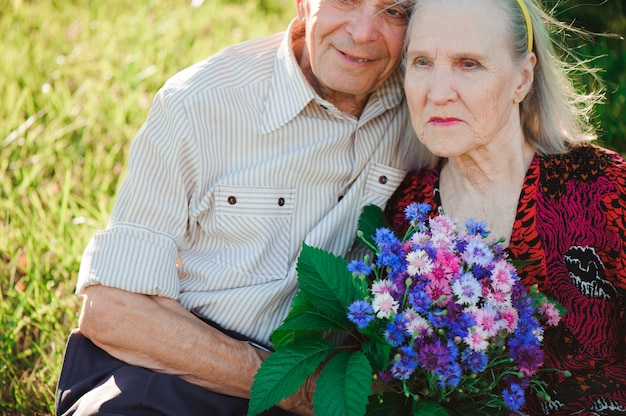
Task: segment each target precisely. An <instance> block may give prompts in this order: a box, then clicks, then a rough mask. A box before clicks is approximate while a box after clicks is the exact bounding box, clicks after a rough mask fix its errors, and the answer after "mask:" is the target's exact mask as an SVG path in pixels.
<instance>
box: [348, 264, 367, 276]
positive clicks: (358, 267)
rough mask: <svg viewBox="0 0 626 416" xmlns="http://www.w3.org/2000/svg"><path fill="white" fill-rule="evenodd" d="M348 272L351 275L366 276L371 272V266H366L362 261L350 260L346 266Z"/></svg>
mask: <svg viewBox="0 0 626 416" xmlns="http://www.w3.org/2000/svg"><path fill="white" fill-rule="evenodd" d="M348 271H349V272H352V273H353V274H362V275H365V276H368V275H369V274H370V273H371V272H372V266H368V265H367V264H365V263H364V262H362V261H358V260H352V261H351V262H350V264H348Z"/></svg>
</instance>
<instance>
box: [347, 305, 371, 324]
mask: <svg viewBox="0 0 626 416" xmlns="http://www.w3.org/2000/svg"><path fill="white" fill-rule="evenodd" d="M348 311H349V312H348V319H349V320H350V321H351V322H353V323H354V324H356V326H358V327H359V328H365V327H366V326H367V325H368V324H369V323H370V322H371V321H372V320H373V319H374V309H373V308H372V305H370V304H369V303H368V302H366V301H364V300H357V301H354V302H353V303H352V305H350V306H349V307H348Z"/></svg>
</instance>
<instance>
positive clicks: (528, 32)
mask: <svg viewBox="0 0 626 416" xmlns="http://www.w3.org/2000/svg"><path fill="white" fill-rule="evenodd" d="M517 4H518V5H519V8H520V9H521V10H522V14H523V15H524V21H525V22H526V36H527V39H528V40H527V50H528V52H532V51H533V24H532V22H531V21H530V13H528V7H526V2H525V1H524V0H517Z"/></svg>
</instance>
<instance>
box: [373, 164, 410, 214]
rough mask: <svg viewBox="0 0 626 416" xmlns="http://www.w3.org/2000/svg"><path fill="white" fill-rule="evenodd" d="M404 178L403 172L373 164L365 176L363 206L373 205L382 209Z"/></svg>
mask: <svg viewBox="0 0 626 416" xmlns="http://www.w3.org/2000/svg"><path fill="white" fill-rule="evenodd" d="M405 176H406V171H404V170H400V169H396V168H392V167H391V166H386V165H381V164H378V163H374V164H373V165H372V168H371V169H370V171H369V173H368V175H367V182H366V185H365V194H364V195H363V206H366V205H370V204H375V205H378V206H379V207H384V206H385V205H386V204H387V201H388V200H389V198H390V197H391V195H393V193H394V192H395V190H396V188H397V187H398V186H400V184H401V183H402V180H403V179H404V177H405Z"/></svg>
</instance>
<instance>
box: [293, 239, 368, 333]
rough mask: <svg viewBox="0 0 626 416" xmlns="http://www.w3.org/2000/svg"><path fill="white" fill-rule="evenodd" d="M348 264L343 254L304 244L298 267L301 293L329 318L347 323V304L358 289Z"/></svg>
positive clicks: (352, 300) (348, 304)
mask: <svg viewBox="0 0 626 416" xmlns="http://www.w3.org/2000/svg"><path fill="white" fill-rule="evenodd" d="M347 267H348V263H347V261H346V260H344V259H343V258H341V257H338V256H335V255H334V254H332V253H329V252H326V251H324V250H321V249H319V248H314V247H311V246H308V245H306V244H304V245H303V247H302V252H301V253H300V256H299V257H298V265H297V270H298V284H299V285H300V291H301V292H302V294H303V295H304V296H305V297H306V298H307V299H308V300H309V301H310V302H311V303H312V304H313V305H315V307H316V308H317V309H319V310H321V311H324V312H325V313H326V314H327V315H328V317H329V318H330V319H332V320H334V321H337V322H343V323H345V324H346V325H349V322H350V321H349V320H348V317H347V312H348V311H347V308H348V306H350V305H351V304H352V302H354V300H355V299H356V298H357V292H356V288H355V287H354V284H353V283H352V273H350V272H349V271H348V268H347Z"/></svg>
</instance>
